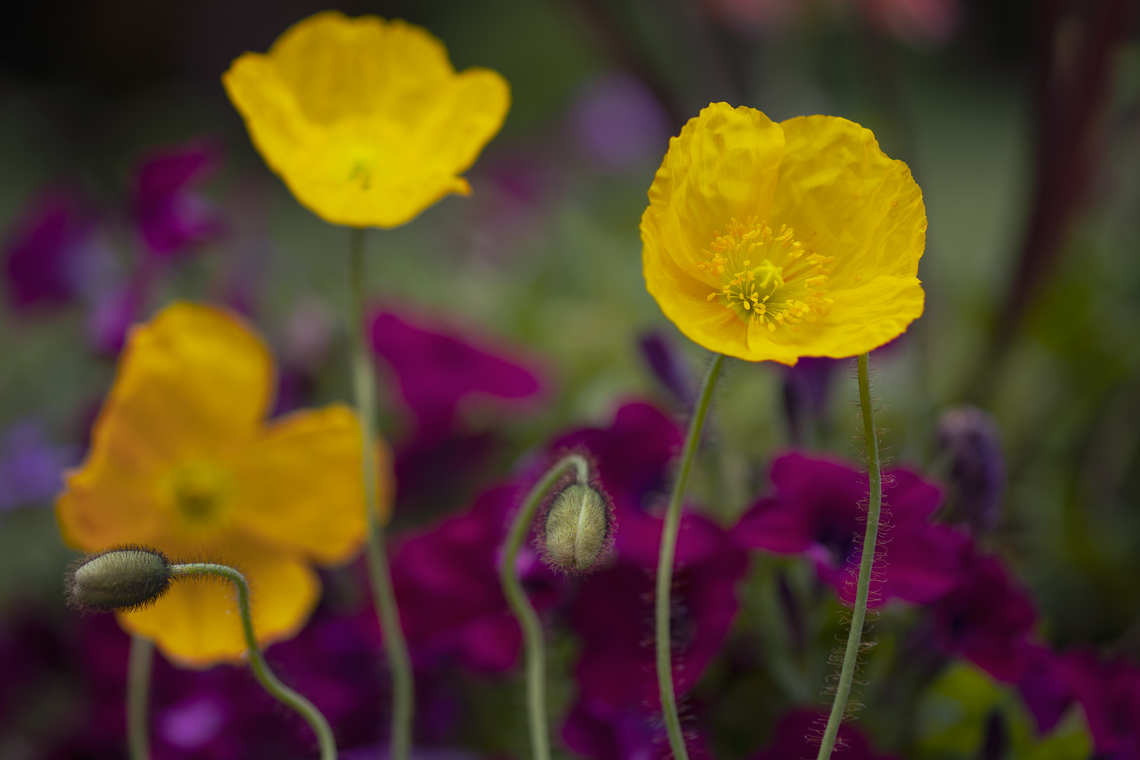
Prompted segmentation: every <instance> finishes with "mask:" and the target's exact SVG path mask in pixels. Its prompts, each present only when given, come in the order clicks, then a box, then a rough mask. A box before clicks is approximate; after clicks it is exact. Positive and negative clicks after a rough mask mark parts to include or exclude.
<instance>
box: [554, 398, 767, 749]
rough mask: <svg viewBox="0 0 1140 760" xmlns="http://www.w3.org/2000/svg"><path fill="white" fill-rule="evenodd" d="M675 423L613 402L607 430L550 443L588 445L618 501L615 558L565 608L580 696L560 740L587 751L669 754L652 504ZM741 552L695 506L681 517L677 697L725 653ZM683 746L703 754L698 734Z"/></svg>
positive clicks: (676, 437) (675, 625)
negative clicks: (659, 670)
mask: <svg viewBox="0 0 1140 760" xmlns="http://www.w3.org/2000/svg"><path fill="white" fill-rule="evenodd" d="M680 442H681V431H680V429H679V428H678V427H677V426H676V425H675V424H674V423H673V422H671V421H670V420H669V419H668V418H666V417H665V416H664V415H663V414H661V412H659V411H657V410H656V409H654V408H653V407H651V406H649V405H647V404H627V405H625V406H623V407H622V408H620V409H619V410H618V412H617V414H616V415H615V417H614V422H613V424H612V425H611V426H610V427H609V428H606V429H588V430H581V431H578V432H575V433H571V434H569V435H566V436H564V437H562V438H560V439H559V440H558V441H556V442H555V444H554V447H555V448H556V449H564V448H581V449H584V450H585V451H586V452H588V454H589V455H590V457H591V458H592V459H593V460H594V461H595V463H596V464H597V471H598V478H599V480H600V482H601V484H602V486H603V487H604V488H605V489H606V492H607V493H609V494H610V495H611V496H612V497H613V500H614V510H615V513H616V515H617V522H618V530H617V534H616V542H615V544H616V558H615V560H614V562H613V565H612V566H611V567H609V568H606V569H603V570H600V571H599V572H597V573H595V574H593V575H591V576H589V577H588V578H587V579H586V580H585V581H584V582H583V584H582V588H581V590H580V592H579V594H578V596H577V598H576V599H575V601H574V604H573V606H572V607H571V610H570V623H571V626H572V627H573V628H574V630H575V631H576V632H577V633H578V634H579V636H580V637H581V638H582V643H583V646H582V655H581V657H580V658H579V660H578V663H577V665H576V666H575V669H574V674H575V677H576V679H577V681H578V688H579V697H578V701H577V703H576V704H575V706H574V707H573V708H572V710H571V713H570V716H569V718H568V720H567V723H566V726H565V728H564V730H563V737H564V738H565V739H566V741H567V743H568V744H569V746H570V747H571V748H572V749H575V750H577V751H579V752H585V753H588V754H589V755H590V756H591V757H594V758H605V759H609V758H613V759H614V760H619V759H620V758H627V757H655V756H658V755H660V754H661V753H665V755H662V756H667V754H668V743H667V742H665V741H664V730H663V728H662V726H661V725H660V724H659V721H658V720H657V717H658V715H659V713H660V701H659V691H658V685H657V676H656V672H655V670H654V653H653V647H652V646H651V645H650V643H649V642H652V640H653V627H652V620H653V615H652V609H653V575H654V571H655V570H656V567H657V558H658V557H657V554H658V551H659V546H660V541H661V528H662V519H661V516H660V515H659V514H657V513H656V511H657V510H656V509H655V507H657V506H659V501H660V498H659V497H664V496H665V495H666V486H667V482H668V481H667V478H668V476H669V469H668V468H669V463H670V461H671V460H672V458H673V455H674V453H675V451H676V449H677V448H678V447H679V445H680ZM746 568H747V555H746V553H745V552H744V551H743V550H741V549H739V548H738V547H737V546H736V545H735V544H734V543H733V540H732V537H731V536H730V534H728V533H727V532H725V531H724V530H722V529H721V528H720V527H718V526H717V525H716V524H715V523H713V522H712V521H710V520H708V519H707V518H705V517H702V516H700V515H697V514H693V513H691V512H687V513H685V514H684V515H683V516H682V518H681V527H680V532H679V539H678V544H677V568H676V571H675V573H674V586H675V588H674V591H673V600H674V613H673V621H672V631H673V635H674V642H673V679H674V684H675V689H676V691H677V694H678V695H679V696H683V695H684V694H685V693H686V692H688V691H689V690H691V689H692V688H693V686H694V684H696V682H697V680H698V679H699V678H700V677H701V675H702V674H703V673H704V671H705V669H706V668H707V667H708V665H709V663H711V662H712V660H713V658H714V657H715V656H716V655H717V653H718V652H719V651H720V648H721V644H722V643H723V642H724V638H725V636H726V635H727V634H728V630H729V627H730V626H731V624H732V621H733V619H734V618H735V616H736V611H737V608H738V606H739V605H738V602H737V599H736V591H735V587H736V583H737V581H739V580H740V578H741V577H742V576H743V575H744V571H745V569H746ZM687 741H688V743H689V745H690V752H691V754H694V755H696V756H704V754H705V753H704V750H703V743H702V741H701V739H700V737H699V736H697V735H695V734H694V735H691V736H689V737H687Z"/></svg>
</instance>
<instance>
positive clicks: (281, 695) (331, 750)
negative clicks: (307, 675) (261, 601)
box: [170, 562, 336, 760]
mask: <svg viewBox="0 0 1140 760" xmlns="http://www.w3.org/2000/svg"><path fill="white" fill-rule="evenodd" d="M170 572H171V574H172V576H173V577H174V578H175V579H179V578H193V577H196V576H203V575H212V576H215V577H218V578H225V579H226V580H228V581H230V582H231V583H233V584H234V586H236V587H237V592H238V613H239V614H240V615H241V630H242V633H243V634H244V635H245V646H246V648H247V649H248V650H249V667H250V668H251V669H252V670H253V675H254V676H256V677H257V680H258V682H259V683H260V684H261V685H262V687H264V689H265V690H266V691H267V692H269V693H270V694H271V695H273V697H274V698H276V699H277V701H278V702H280V703H281V704H283V705H285V706H286V707H289V708H291V709H292V710H294V711H295V712H297V713H298V714H299V715H300V716H301V717H302V718H304V719H305V721H306V722H307V723H308V724H309V725H310V726H311V727H312V729H313V733H315V734H316V735H317V744H318V745H319V746H320V749H321V760H336V742H335V741H334V740H333V734H332V729H330V728H329V724H328V721H326V720H325V716H324V715H322V714H321V711H320V710H318V709H317V708H316V707H315V706H314V705H313V703H312V702H310V701H309V700H307V699H305V698H304V697H302V696H301V695H300V694H298V693H297V692H295V691H293V690H292V689H290V688H289V687H288V686H286V685H285V684H283V683H281V681H279V680H277V676H275V675H274V674H273V671H271V670H270V669H269V665H268V664H267V663H266V662H265V656H264V655H263V654H262V652H261V646H260V645H259V644H258V643H257V636H256V635H254V632H253V616H252V615H251V613H250V608H249V581H247V580H246V579H245V576H244V575H242V574H241V573H240V572H238V571H237V570H235V569H233V568H232V567H228V566H226V565H217V564H214V563H212V562H190V563H186V564H181V565H172V566H171V567H170Z"/></svg>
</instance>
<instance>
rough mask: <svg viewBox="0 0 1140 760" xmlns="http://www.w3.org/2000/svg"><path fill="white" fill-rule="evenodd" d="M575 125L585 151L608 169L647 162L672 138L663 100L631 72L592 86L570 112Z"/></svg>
mask: <svg viewBox="0 0 1140 760" xmlns="http://www.w3.org/2000/svg"><path fill="white" fill-rule="evenodd" d="M570 124H571V128H572V130H573V135H574V138H575V141H576V142H577V143H578V145H579V147H580V148H581V149H582V151H583V153H585V154H586V156H587V157H588V158H589V159H590V160H591V162H592V163H593V164H594V165H596V166H597V167H598V168H599V169H602V170H603V171H610V172H624V171H629V170H630V169H635V168H637V167H639V166H643V165H645V164H646V163H649V162H650V161H652V160H653V159H654V158H656V157H657V156H659V155H661V150H662V149H663V148H664V147H665V146H666V145H667V144H668V142H669V127H668V118H667V117H666V115H665V111H664V109H663V108H662V107H661V104H660V103H658V102H657V99H656V98H654V97H653V93H651V92H650V91H649V90H648V89H646V88H645V85H643V84H642V83H641V82H640V81H639V80H637V79H636V78H634V77H631V76H629V75H628V74H621V73H612V74H606V75H603V76H601V77H599V78H597V79H595V80H594V81H592V82H591V83H590V84H588V85H587V86H586V88H585V90H583V92H582V93H581V95H579V96H578V100H577V102H576V103H575V104H574V106H573V108H572V110H571V112H570Z"/></svg>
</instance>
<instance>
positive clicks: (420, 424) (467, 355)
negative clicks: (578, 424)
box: [372, 311, 542, 439]
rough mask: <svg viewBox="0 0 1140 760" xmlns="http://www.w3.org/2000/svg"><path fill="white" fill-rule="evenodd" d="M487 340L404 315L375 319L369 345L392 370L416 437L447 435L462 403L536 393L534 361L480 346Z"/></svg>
mask: <svg viewBox="0 0 1140 760" xmlns="http://www.w3.org/2000/svg"><path fill="white" fill-rule="evenodd" d="M489 342H490V341H488V340H486V339H482V340H480V339H471V338H468V337H466V336H464V335H463V334H462V333H461V332H460V331H459V330H456V329H454V328H448V327H443V326H438V325H432V324H430V323H428V322H427V321H426V320H421V319H416V318H414V317H411V316H409V315H407V314H405V313H399V314H397V313H395V312H391V311H383V312H380V313H379V314H377V315H376V316H375V317H374V318H373V321H372V346H373V348H374V349H375V350H376V353H377V354H378V355H379V356H380V357H381V358H382V359H384V360H385V361H386V362H387V363H388V365H389V366H390V368H391V370H392V374H393V375H394V379H395V381H396V385H397V387H398V389H399V392H400V395H401V396H402V397H403V399H404V403H405V405H406V406H407V408H408V411H409V412H410V413H411V416H412V418H413V422H414V428H415V435H416V437H417V438H420V439H438V438H443V437H446V436H447V435H449V434H450V433H451V432H452V431H453V430H454V429H455V428H456V426H457V424H458V422H459V418H460V407H461V405H463V404H466V403H470V402H471V401H474V400H477V399H482V400H484V401H488V400H495V401H500V402H501V401H508V402H519V401H523V400H532V399H534V397H535V396H537V395H538V394H539V392H540V391H541V390H542V383H541V382H540V380H539V377H538V374H537V372H536V371H534V370H531V369H528V368H527V366H526V365H527V364H532V362H530V361H528V360H525V359H521V358H516V357H515V356H514V355H515V354H517V353H519V352H517V351H514V350H509V349H500V348H494V347H490V346H487V347H483V346H480V345H479V344H480V343H482V344H484V345H485V344H487V343H489Z"/></svg>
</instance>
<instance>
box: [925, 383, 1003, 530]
mask: <svg viewBox="0 0 1140 760" xmlns="http://www.w3.org/2000/svg"><path fill="white" fill-rule="evenodd" d="M938 447H939V448H940V449H942V450H943V451H945V452H947V453H948V454H949V456H950V486H951V488H952V489H953V492H954V494H955V496H956V497H957V502H958V505H957V506H958V510H959V512H960V513H961V516H962V517H963V518H965V520H966V521H967V522H968V523H969V524H970V525H971V526H972V527H973V528H975V529H977V530H983V531H984V530H991V529H993V528H994V527H995V526H996V525H997V524H998V521H999V520H1000V519H1001V500H1002V494H1003V492H1004V491H1005V458H1004V457H1003V455H1002V450H1001V432H1000V431H999V429H998V426H997V422H996V421H995V420H994V418H993V416H992V415H990V414H989V413H988V412H985V411H983V410H981V409H978V408H977V407H974V406H958V407H954V408H952V409H947V410H946V411H945V412H943V413H942V416H941V417H940V418H939V420H938Z"/></svg>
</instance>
